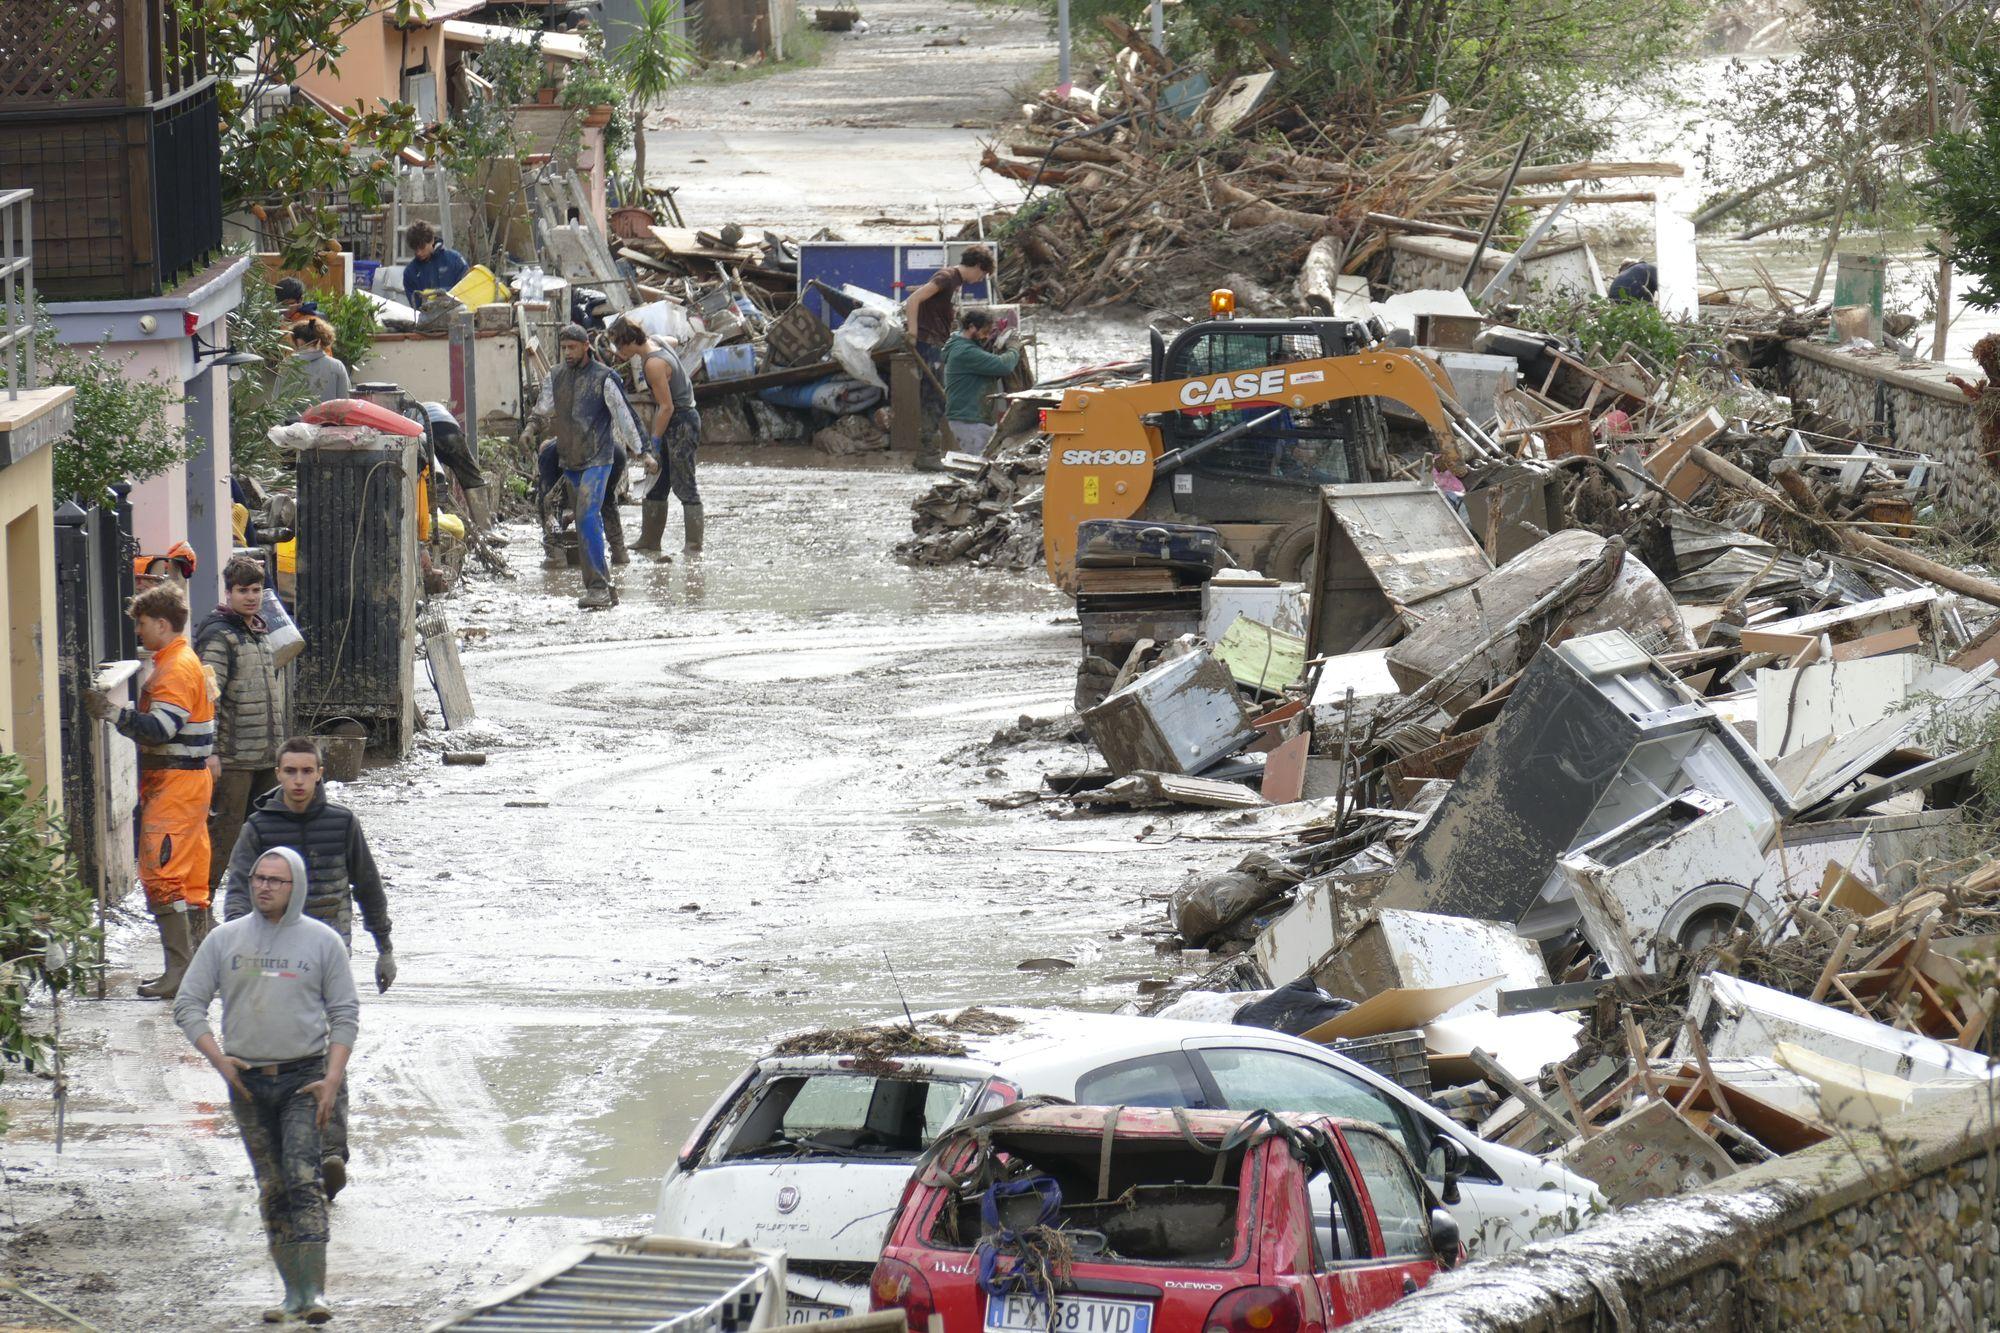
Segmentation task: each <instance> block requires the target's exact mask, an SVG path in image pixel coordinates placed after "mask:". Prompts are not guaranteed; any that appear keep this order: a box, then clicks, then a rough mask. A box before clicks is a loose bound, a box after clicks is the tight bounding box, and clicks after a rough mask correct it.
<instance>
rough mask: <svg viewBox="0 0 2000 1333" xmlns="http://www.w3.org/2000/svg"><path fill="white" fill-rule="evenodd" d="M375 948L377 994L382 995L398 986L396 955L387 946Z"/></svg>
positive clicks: (379, 945) (381, 945) (380, 945)
mask: <svg viewBox="0 0 2000 1333" xmlns="http://www.w3.org/2000/svg"><path fill="white" fill-rule="evenodd" d="M375 947H376V949H377V953H376V954H375V993H376V994H377V995H380V994H382V993H383V992H385V991H387V990H388V989H389V987H391V986H393V985H395V984H396V954H395V951H394V950H392V949H391V948H390V947H389V946H388V945H386V944H378V945H376V946H375Z"/></svg>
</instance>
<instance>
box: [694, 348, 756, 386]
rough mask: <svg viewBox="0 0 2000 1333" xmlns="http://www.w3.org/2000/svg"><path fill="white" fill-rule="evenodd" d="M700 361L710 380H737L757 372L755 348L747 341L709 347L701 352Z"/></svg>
mask: <svg viewBox="0 0 2000 1333" xmlns="http://www.w3.org/2000/svg"><path fill="white" fill-rule="evenodd" d="M701 363H702V366H703V368H704V369H706V370H707V371H708V377H709V378H710V379H711V380H738V379H742V378H743V377H744V376H745V375H754V374H756V373H757V349H756V348H755V347H753V346H751V345H750V344H749V343H732V344H730V345H729V346H727V347H711V348H709V349H708V351H706V352H705V353H703V354H702V358H701Z"/></svg>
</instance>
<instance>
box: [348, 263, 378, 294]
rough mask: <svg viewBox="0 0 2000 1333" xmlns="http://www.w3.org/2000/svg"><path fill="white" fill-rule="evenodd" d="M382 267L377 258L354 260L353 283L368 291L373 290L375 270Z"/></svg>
mask: <svg viewBox="0 0 2000 1333" xmlns="http://www.w3.org/2000/svg"><path fill="white" fill-rule="evenodd" d="M381 267H382V261H381V260H379V259H357V260H355V261H354V285H355V286H356V287H363V288H366V289H367V290H369V291H371V292H372V291H374V290H375V270H376V269H378V268H381Z"/></svg>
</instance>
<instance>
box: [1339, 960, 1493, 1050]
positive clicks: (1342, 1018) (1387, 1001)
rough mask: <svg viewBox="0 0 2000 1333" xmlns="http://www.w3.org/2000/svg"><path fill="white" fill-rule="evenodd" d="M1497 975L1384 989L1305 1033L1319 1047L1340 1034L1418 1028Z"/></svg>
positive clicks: (1369, 1034) (1363, 1034)
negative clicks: (1433, 985)
mask: <svg viewBox="0 0 2000 1333" xmlns="http://www.w3.org/2000/svg"><path fill="white" fill-rule="evenodd" d="M1499 980H1501V978H1500V976H1498V975H1495V976H1490V977H1479V978H1477V979H1475V980H1472V981H1463V982H1460V983H1458V984H1457V985H1455V986H1435V987H1430V988H1411V989H1398V990H1386V991H1382V992H1380V993H1379V994H1376V995H1371V996H1369V997H1368V998H1367V999H1365V1000H1363V1001H1362V1002H1361V1003H1360V1004H1357V1005H1355V1006H1354V1007H1353V1008H1352V1009H1349V1010H1348V1011H1347V1012H1346V1013H1344V1014H1340V1015H1338V1016H1336V1017H1333V1018H1329V1019H1328V1020H1326V1022H1324V1023H1321V1024H1320V1025H1319V1026H1318V1027H1316V1028H1314V1029H1312V1030H1311V1031H1310V1032H1307V1033H1306V1034H1305V1038H1306V1040H1307V1041H1316V1042H1318V1043H1320V1044H1321V1045H1322V1046H1324V1045H1325V1044H1327V1043H1328V1042H1331V1041H1336V1040H1338V1039H1340V1038H1342V1037H1379V1036H1381V1035H1382V1034H1383V1033H1385V1032H1407V1031H1409V1030H1410V1029H1411V1028H1420V1027H1423V1026H1424V1025H1425V1024H1427V1023H1429V1022H1431V1021H1432V1020H1434V1019H1436V1018H1437V1017H1438V1015H1440V1014H1442V1013H1445V1012H1447V1011H1448V1010H1450V1009H1452V1008H1454V1007H1455V1006H1457V1005H1458V1004H1459V1003H1461V1002H1462V1001H1465V1000H1469V999H1471V998H1472V997H1473V996H1475V995H1477V994H1479V993H1480V992H1481V991H1484V990H1487V989H1490V988H1492V987H1493V985H1494V983H1495V982H1498V981H1499Z"/></svg>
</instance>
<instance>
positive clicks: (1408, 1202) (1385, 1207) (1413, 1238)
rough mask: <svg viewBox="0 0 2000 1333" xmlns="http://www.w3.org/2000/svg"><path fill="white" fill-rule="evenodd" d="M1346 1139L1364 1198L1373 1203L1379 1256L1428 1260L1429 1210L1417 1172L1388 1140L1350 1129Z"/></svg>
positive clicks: (1364, 1131) (1360, 1130)
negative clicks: (1365, 1192)
mask: <svg viewBox="0 0 2000 1333" xmlns="http://www.w3.org/2000/svg"><path fill="white" fill-rule="evenodd" d="M1346 1137H1347V1146H1348V1148H1349V1149H1350V1150H1352V1151H1353V1153H1354V1161H1355V1164H1356V1165H1357V1166H1359V1167H1360V1168H1361V1180H1362V1183H1363V1184H1365V1185H1367V1186H1368V1197H1369V1198H1370V1199H1372V1200H1374V1202H1375V1220H1376V1221H1377V1222H1378V1223H1380V1224H1381V1227H1382V1251H1383V1253H1384V1254H1386V1255H1387V1256H1388V1257H1389V1258H1391V1259H1404V1258H1411V1257H1424V1258H1428V1257H1429V1256H1430V1209H1429V1208H1428V1207H1427V1206H1426V1205H1425V1203H1424V1191H1423V1186H1422V1185H1420V1184H1419V1183H1418V1182H1417V1173H1416V1172H1415V1171H1414V1170H1412V1169H1411V1167H1410V1164H1409V1162H1408V1161H1406V1160H1405V1159H1404V1157H1403V1154H1401V1153H1400V1152H1398V1151H1396V1147H1395V1145H1394V1144H1392V1143H1390V1142H1389V1140H1388V1139H1386V1138H1383V1137H1381V1136H1380V1135H1377V1134H1370V1133H1369V1132H1368V1131H1366V1130H1363V1129H1355V1130H1351V1131H1349V1132H1348V1134H1347V1136H1346Z"/></svg>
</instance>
